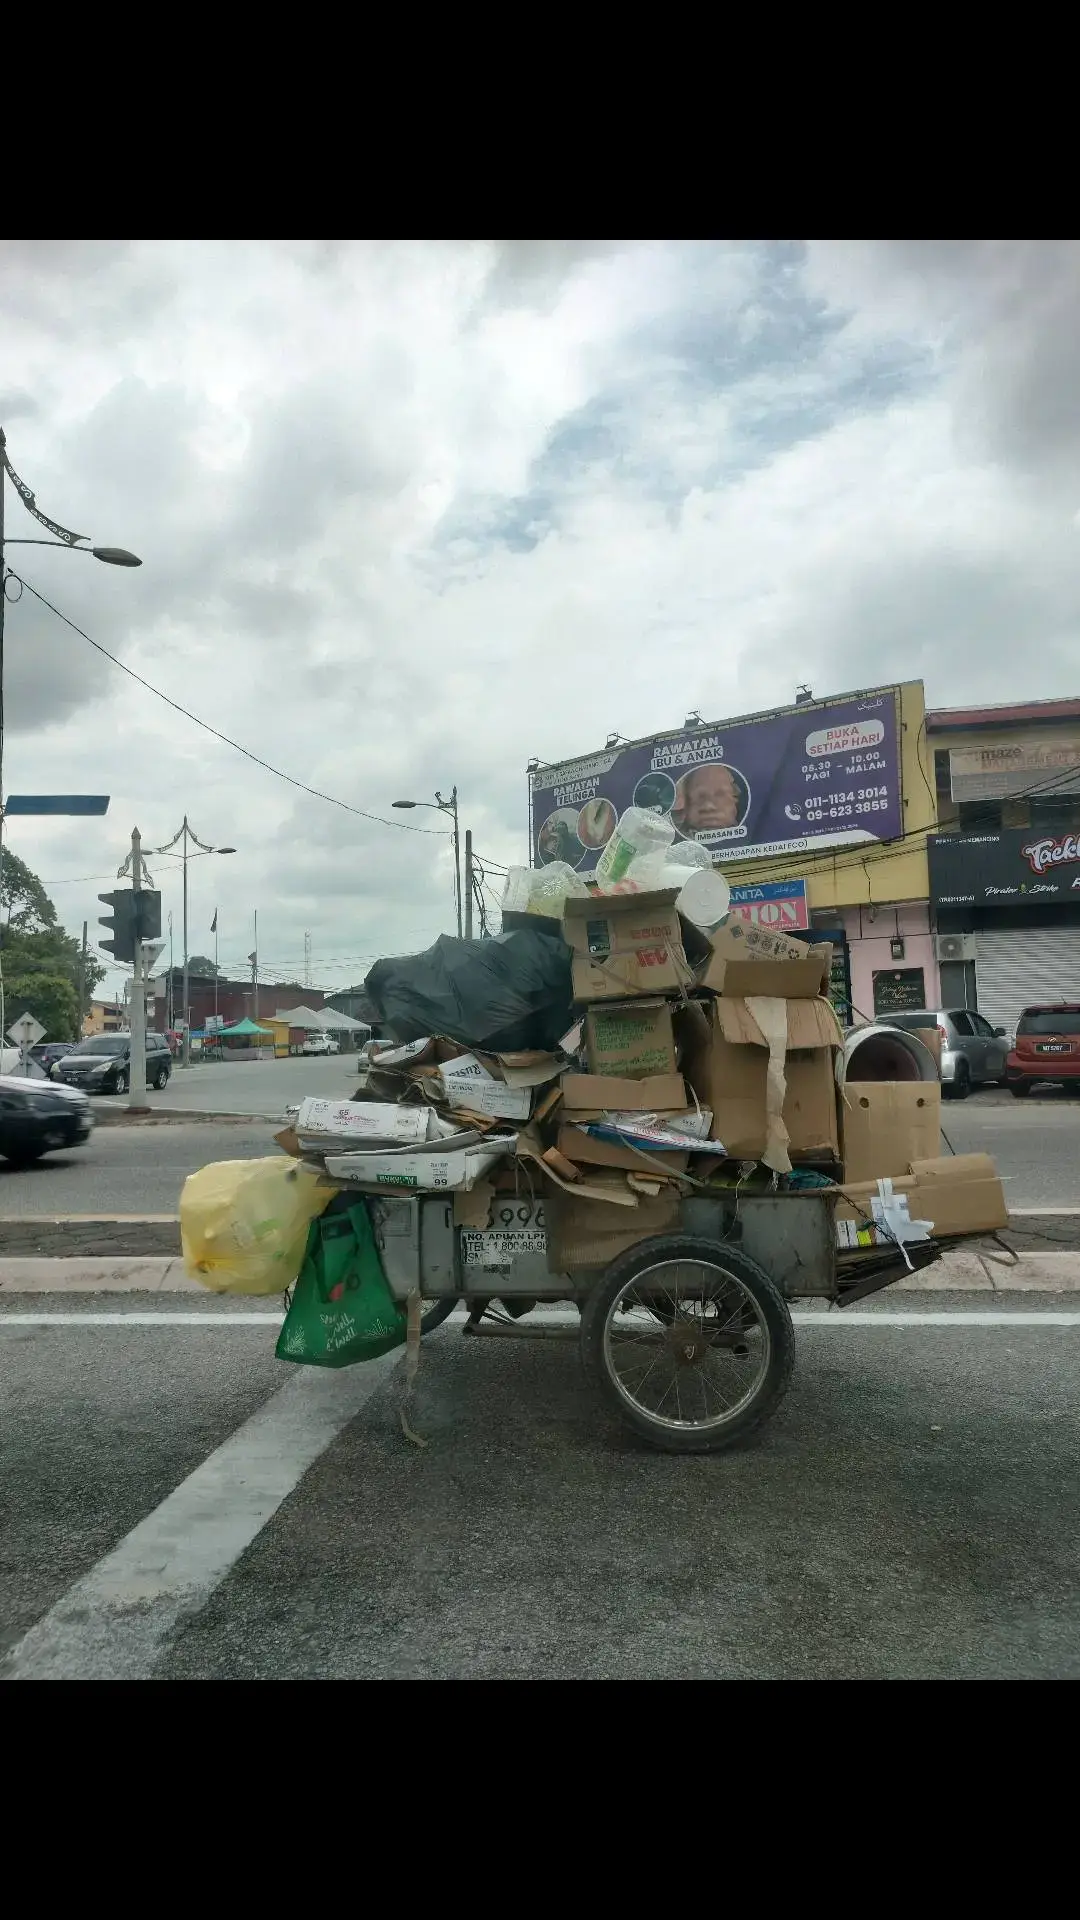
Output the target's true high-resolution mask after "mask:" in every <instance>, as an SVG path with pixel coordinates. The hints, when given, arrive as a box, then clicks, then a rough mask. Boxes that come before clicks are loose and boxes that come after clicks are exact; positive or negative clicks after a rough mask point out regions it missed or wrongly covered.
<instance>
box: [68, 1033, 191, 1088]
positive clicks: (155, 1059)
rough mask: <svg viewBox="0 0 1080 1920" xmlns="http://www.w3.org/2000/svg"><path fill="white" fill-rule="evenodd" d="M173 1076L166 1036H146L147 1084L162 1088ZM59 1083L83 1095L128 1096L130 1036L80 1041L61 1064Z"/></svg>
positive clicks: (103, 1035)
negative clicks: (79, 1088) (115, 1094)
mask: <svg viewBox="0 0 1080 1920" xmlns="http://www.w3.org/2000/svg"><path fill="white" fill-rule="evenodd" d="M171 1072H172V1054H171V1053H170V1052H169V1043H168V1041H167V1040H166V1038H165V1035H164V1034H163V1033H148V1034H147V1036H146V1084H147V1086H148V1087H157V1088H159V1089H160V1088H161V1087H163V1086H165V1085H166V1083H167V1082H168V1078H169V1075H170V1073H171ZM56 1074H57V1079H58V1080H59V1081H60V1083H61V1085H62V1086H65V1087H81V1088H82V1090H83V1092H84V1093H126V1092H127V1090H128V1088H129V1087H130V1085H131V1035H130V1033H95V1034H94V1036H93V1038H92V1039H90V1040H80V1042H79V1044H78V1046H77V1047H76V1048H75V1050H74V1052H73V1053H69V1054H68V1055H67V1057H66V1059H63V1060H61V1061H60V1062H59V1063H58V1065H57V1069H56Z"/></svg>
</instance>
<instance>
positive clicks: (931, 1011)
mask: <svg viewBox="0 0 1080 1920" xmlns="http://www.w3.org/2000/svg"><path fill="white" fill-rule="evenodd" d="M874 1025H875V1026H876V1027H904V1028H906V1029H907V1030H908V1032H912V1031H914V1032H916V1033H917V1032H918V1029H919V1028H920V1027H930V1026H936V1027H937V1030H938V1033H939V1034H940V1036H941V1086H942V1091H943V1092H946V1093H949V1094H950V1095H951V1096H952V1098H953V1099H954V1100H966V1099H967V1096H968V1094H969V1093H970V1092H971V1089H972V1087H985V1086H990V1085H992V1084H993V1085H998V1086H1004V1084H1005V1062H1006V1060H1007V1059H1008V1057H1009V1037H1008V1034H1007V1033H1006V1031H1005V1028H1004V1027H992V1026H991V1025H990V1022H989V1020H986V1019H984V1017H983V1015H982V1014H981V1013H976V1012H975V1009H974V1008H973V1007H926V1008H923V1009H921V1010H920V1011H919V1012H916V1013H889V1014H879V1015H878V1017H877V1019H876V1020H875V1022H874Z"/></svg>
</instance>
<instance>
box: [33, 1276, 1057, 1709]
mask: <svg viewBox="0 0 1080 1920" xmlns="http://www.w3.org/2000/svg"><path fill="white" fill-rule="evenodd" d="M78 1304H79V1307H80V1309H82V1310H83V1311H84V1312H85V1311H86V1310H87V1307H88V1303H87V1302H85V1301H82V1302H79V1303H78ZM176 1304H177V1303H176V1302H175V1301H174V1302H173V1305H174V1306H175V1305H176ZM226 1304H228V1305H229V1306H235V1305H236V1304H237V1303H235V1302H232V1303H223V1305H222V1307H221V1309H220V1310H219V1311H217V1312H215V1311H214V1310H213V1309H214V1306H215V1305H216V1303H212V1305H211V1308H210V1309H209V1310H207V1311H205V1312H204V1315H203V1321H201V1322H199V1323H195V1322H192V1323H191V1324H189V1325H187V1326H182V1327H175V1326H171V1325H169V1324H167V1323H166V1324H162V1325H160V1326H159V1325H155V1324H153V1320H154V1318H155V1317H160V1316H162V1315H164V1313H165V1304H164V1303H162V1302H157V1303H155V1304H154V1305H153V1306H151V1307H149V1309H148V1311H149V1314H150V1317H151V1324H149V1325H141V1324H138V1323H136V1322H133V1321H130V1320H126V1321H120V1322H119V1323H109V1322H104V1321H103V1322H102V1324H100V1325H98V1324H95V1325H92V1326H89V1327H85V1326H79V1325H71V1324H68V1323H67V1321H66V1319H65V1317H64V1316H65V1313H66V1310H67V1308H68V1307H69V1305H70V1302H68V1301H65V1300H63V1299H62V1298H58V1297H56V1296H54V1297H53V1298H52V1299H51V1300H49V1301H47V1302H45V1303H43V1302H42V1301H41V1300H40V1299H39V1300H36V1301H34V1300H24V1301H22V1302H16V1301H7V1302H4V1303H3V1311H2V1312H0V1396H2V1402H3V1424H4V1436H5V1455H6V1464H5V1472H4V1475H3V1477H2V1480H0V1507H2V1520H0V1596H2V1599H0V1645H2V1647H3V1648H4V1649H5V1650H6V1655H7V1663H6V1666H5V1668H4V1669H3V1670H4V1672H5V1673H6V1675H7V1676H8V1677H18V1678H24V1679H35V1678H43V1677H73V1678H79V1677H102V1678H120V1677H132V1678H137V1677H156V1678H162V1679H218V1678H232V1679H238V1678H245V1679H247V1678H258V1679H290V1678H348V1679H362V1678H383V1679H400V1678H422V1679H462V1678H473V1679H480V1678H504V1677H505V1678H529V1679H573V1678H635V1679H661V1678H667V1679H725V1678H776V1679H794V1678H841V1677H852V1678H949V1679H960V1678H963V1679H977V1678H999V1679H1003V1678H1080V1570H1078V1564H1077V1559H1076V1554H1075V1549H1074V1541H1075V1539H1076V1538H1077V1535H1078V1532H1080V1472H1078V1468H1080V1436H1078V1432H1077V1426H1076V1419H1075V1408H1076V1401H1077V1395H1078V1391H1080V1311H1077V1312H1075V1313H1074V1314H1073V1317H1072V1319H1071V1320H1070V1321H1069V1323H1068V1324H1066V1325H1057V1324H1053V1323H1051V1322H1047V1323H1046V1324H1041V1323H1039V1324H1036V1325H1028V1324H1025V1323H1024V1322H1022V1321H1020V1320H1013V1319H1012V1317H1011V1316H1012V1309H1011V1308H1010V1307H1009V1306H1006V1307H1005V1311H1006V1313H1007V1314H1009V1318H1007V1319H1006V1320H1005V1323H1004V1324H1001V1325H993V1326H986V1325H980V1324H976V1323H974V1322H973V1321H972V1320H971V1319H970V1317H969V1316H968V1315H967V1314H966V1312H965V1311H964V1307H965V1303H964V1301H963V1300H961V1299H959V1298H957V1297H955V1296H954V1297H951V1298H950V1297H947V1296H937V1297H936V1299H934V1300H933V1301H932V1302H930V1301H927V1302H925V1303H923V1304H924V1307H925V1309H926V1310H929V1309H930V1308H931V1307H932V1308H933V1309H935V1310H937V1311H941V1310H942V1309H944V1310H946V1311H949V1310H950V1309H952V1308H953V1307H955V1308H957V1309H959V1310H960V1317H959V1318H957V1319H955V1320H952V1321H950V1322H949V1323H948V1324H947V1325H944V1326H942V1325H935V1324H933V1323H931V1322H930V1321H927V1323H926V1324H925V1325H919V1324H916V1325H914V1326H908V1325H900V1324H897V1322H896V1320H895V1314H894V1311H893V1310H894V1308H895V1302H888V1303H886V1304H884V1305H883V1306H882V1308H881V1309H880V1311H879V1312H878V1313H876V1314H874V1315H873V1316H872V1321H871V1324H869V1325H856V1324H848V1323H847V1322H845V1320H844V1318H843V1316H838V1315H830V1316H824V1315H818V1316H816V1317H817V1319H818V1321H819V1324H818V1325H816V1326H813V1325H812V1326H809V1327H807V1326H800V1327H799V1329H798V1334H797V1342H798V1363H797V1369H796V1375H795V1380H794V1383H793V1386H792V1389H791V1392H790V1393H789V1395H788V1397H787V1399H786V1400H785V1401H784V1403H783V1405H782V1407H781V1408H780V1410H779V1412H778V1413H777V1414H776V1416H775V1417H774V1418H773V1419H772V1420H771V1421H770V1422H769V1423H768V1425H767V1426H766V1427H765V1428H764V1429H763V1430H762V1431H761V1432H760V1434H759V1435H758V1436H757V1437H756V1438H755V1439H753V1440H752V1441H750V1442H748V1443H747V1444H746V1445H744V1446H743V1447H742V1448H740V1449H739V1450H737V1451H732V1452H729V1453H725V1454H722V1455H719V1456H714V1457H704V1458H703V1457H693V1458H674V1457H668V1456H664V1455H660V1454H656V1453H653V1452H651V1451H649V1450H648V1449H645V1448H643V1447H642V1446H640V1445H639V1444H638V1443H637V1442H636V1441H635V1440H634V1439H633V1438H632V1437H630V1436H628V1435H627V1434H626V1433H625V1431H624V1430H623V1429H622V1428H621V1427H620V1426H618V1425H617V1424H616V1425H613V1424H612V1423H611V1422H610V1420H609V1419H608V1417H607V1416H606V1414H604V1413H603V1412H602V1411H601V1410H600V1409H599V1407H598V1405H597V1403H596V1401H595V1400H594V1398H593V1396H592V1393H591V1391H590V1390H589V1389H588V1388H587V1386H586V1384H585V1381H584V1379H583V1376H582V1374H581V1370H580V1367H579V1364H578V1360H577V1355H576V1351H575V1348H574V1346H573V1345H572V1344H569V1343H567V1344H565V1345H564V1344H562V1343H556V1342H551V1343H543V1344H541V1343H536V1344H532V1343H520V1344H519V1343H517V1342H510V1341H506V1342H502V1341H494V1340H493V1341H490V1342H468V1341H465V1340H463V1339H462V1338H461V1337H460V1335H459V1334H458V1333H457V1332H456V1330H455V1329H454V1328H453V1327H452V1326H451V1327H447V1328H444V1329H443V1330H442V1331H440V1332H439V1333H438V1334H436V1335H435V1336H434V1337H433V1339H432V1340H430V1341H429V1342H428V1343H426V1345H425V1349H424V1353H423V1356H422V1360H421V1366H420V1372H419V1377H418V1381H417V1388H416V1395H415V1402H414V1406H413V1408H412V1413H411V1418H412V1422H413V1425H414V1427H415V1428H416V1429H417V1430H418V1431H419V1432H420V1433H421V1435H423V1436H424V1437H425V1438H426V1439H427V1440H428V1442H429V1444H428V1446H427V1447H426V1448H425V1449H423V1450H420V1449H417V1448H415V1447H413V1446H411V1445H410V1444H409V1443H408V1441H407V1440H406V1439H405V1438H404V1436H403V1434H402V1431H401V1427H400V1425H399V1420H398V1411H397V1405H398V1393H399V1389H400V1378H401V1375H400V1361H399V1360H398V1358H397V1356H392V1357H391V1358H390V1359H389V1360H388V1361H386V1362H381V1361H380V1362H374V1363H372V1366H371V1367H370V1368H365V1367H356V1368H351V1369H347V1370H344V1371H342V1372H341V1373H326V1372H322V1371H320V1370H318V1369H310V1370H308V1369H302V1368H297V1369H295V1370H288V1369H286V1368H284V1367H282V1366H281V1365H279V1364H278V1363H277V1362H275V1361H274V1360H273V1358H272V1349H273V1341H274V1337H275V1323H274V1322H273V1321H272V1320H268V1323H267V1325H266V1326H265V1327H264V1326H262V1325H257V1326H255V1327H249V1326H243V1327H236V1326H232V1325H230V1324H228V1323H227V1321H226V1319H225V1305H226ZM914 1304H915V1303H914V1302H913V1301H912V1300H908V1301H907V1302H906V1303H905V1306H906V1307H907V1309H908V1310H909V1311H910V1310H911V1309H912V1307H913V1306H914ZM994 1304H995V1307H996V1308H998V1309H1000V1308H1001V1307H1002V1305H1003V1302H1002V1301H1001V1300H998V1301H996V1302H995V1303H994ZM1063 1304H1066V1303H1063V1302H1062V1301H1061V1299H1060V1298H1058V1299H1057V1300H1047V1301H1045V1302H1041V1303H1040V1302H1039V1301H1038V1300H1035V1299H1033V1298H1032V1297H1031V1296H1028V1297H1027V1298H1026V1299H1024V1300H1023V1301H1021V1302H1019V1303H1018V1305H1019V1306H1020V1307H1022V1308H1023V1309H1024V1310H1025V1312H1028V1313H1030V1311H1031V1310H1032V1308H1035V1309H1036V1310H1039V1309H1040V1308H1041V1307H1045V1308H1047V1309H1051V1308H1052V1309H1055V1310H1060V1309H1061V1307H1062V1306H1063ZM184 1305H185V1307H186V1305H187V1303H186V1302H185V1303H184ZM20 1310H22V1311H29V1312H31V1313H36V1314H37V1315H42V1314H44V1316H45V1317H46V1318H47V1321H48V1324H46V1325H44V1326H42V1325H33V1326H23V1325H19V1324H17V1322H16V1321H15V1320H14V1319H13V1318H12V1315H13V1313H15V1312H16V1311H20ZM144 1311H147V1309H146V1308H144ZM916 1311H919V1309H918V1308H916ZM921 1317H922V1315H921V1313H920V1318H921ZM822 1322H823V1323H824V1324H820V1323H822ZM289 1463H291V1467H290V1466H289ZM286 1467H289V1471H288V1472H286ZM290 1474H291V1478H290ZM188 1476H192V1477H191V1478H189V1477H188ZM162 1503H164V1504H162ZM135 1529H137V1531H133V1530H135Z"/></svg>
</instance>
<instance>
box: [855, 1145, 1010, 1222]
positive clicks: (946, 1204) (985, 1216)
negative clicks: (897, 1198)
mask: <svg viewBox="0 0 1080 1920" xmlns="http://www.w3.org/2000/svg"><path fill="white" fill-rule="evenodd" d="M887 1177H888V1176H887V1175H883V1176H882V1178H887ZM893 1187H894V1189H895V1191H896V1192H897V1193H905V1194H906V1195H907V1199H908V1212H909V1213H910V1215H911V1217H912V1219H913V1220H914V1219H920V1220H929V1221H930V1222H931V1223H932V1232H933V1237H934V1238H935V1239H947V1238H950V1237H952V1236H958V1237H960V1236H963V1235H964V1234H969V1233H997V1232H999V1231H1000V1229H1001V1228H1002V1227H1007V1226H1008V1224H1009V1210H1008V1208H1007V1206H1006V1204H1005V1192H1004V1189H1003V1187H1002V1184H1001V1181H1000V1180H999V1179H998V1176H997V1170H996V1168H995V1166H994V1162H993V1160H992V1159H991V1158H990V1155H989V1154H987V1153H962V1154H948V1155H945V1156H943V1157H942V1156H939V1157H938V1158H936V1159H932V1160H917V1161H915V1162H914V1163H913V1165H912V1169H911V1172H910V1174H908V1175H906V1176H903V1177H900V1178H898V1179H894V1180H893ZM876 1192H877V1182H876V1181H863V1182H859V1183H851V1182H847V1183H845V1185H844V1186H843V1187H842V1188H841V1189H840V1196H839V1198H838V1200H837V1203H836V1216H837V1219H838V1220H841V1219H848V1220H857V1219H860V1218H862V1217H863V1216H865V1215H868V1214H869V1212H870V1204H869V1203H870V1200H871V1198H872V1196H873V1195H874V1194H876Z"/></svg>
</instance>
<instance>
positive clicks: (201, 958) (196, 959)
mask: <svg viewBox="0 0 1080 1920" xmlns="http://www.w3.org/2000/svg"><path fill="white" fill-rule="evenodd" d="M187 970H188V978H189V980H216V979H217V977H218V969H217V967H215V965H214V963H213V961H212V960H208V959H207V957H206V955H205V953H189V955H188V963H187Z"/></svg>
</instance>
